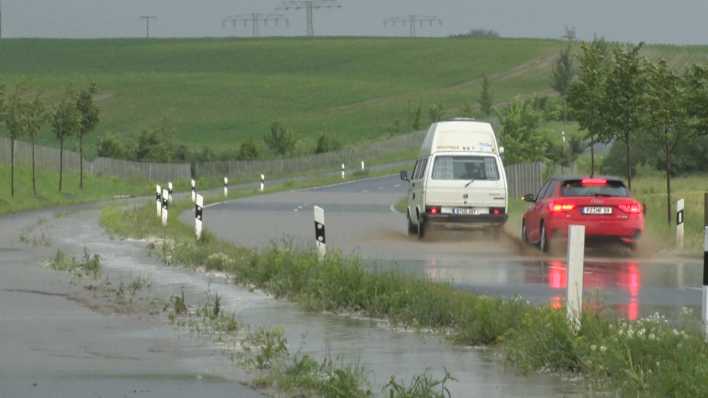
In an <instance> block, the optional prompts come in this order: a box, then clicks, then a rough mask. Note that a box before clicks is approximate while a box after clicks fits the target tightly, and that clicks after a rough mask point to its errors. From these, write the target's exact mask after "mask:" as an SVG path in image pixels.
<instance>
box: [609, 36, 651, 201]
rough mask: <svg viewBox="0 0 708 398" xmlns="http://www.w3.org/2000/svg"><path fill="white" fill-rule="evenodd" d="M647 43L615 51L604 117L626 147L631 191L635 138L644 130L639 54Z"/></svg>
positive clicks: (643, 66)
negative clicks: (632, 152) (632, 154)
mask: <svg viewBox="0 0 708 398" xmlns="http://www.w3.org/2000/svg"><path fill="white" fill-rule="evenodd" d="M643 45H644V43H639V44H638V45H636V46H633V47H627V48H622V47H616V48H614V49H613V51H612V52H613V55H614V65H613V67H612V68H611V70H610V73H609V74H608V78H607V84H606V90H605V91H606V96H605V101H603V102H604V106H603V107H602V108H603V113H602V114H603V115H604V117H606V118H607V121H608V130H609V131H610V132H611V134H612V136H613V138H616V139H617V140H619V141H621V142H622V143H623V144H624V146H625V178H626V179H627V186H628V188H629V189H630V190H631V189H632V159H631V145H632V138H633V137H634V136H635V135H636V134H637V132H638V131H639V130H640V129H641V128H642V123H643V120H642V118H643V117H644V113H643V111H644V109H645V108H644V104H643V102H644V101H645V95H644V90H645V84H646V82H647V79H646V60H645V59H644V57H642V56H641V55H640V54H639V51H640V50H641V49H642V46H643Z"/></svg>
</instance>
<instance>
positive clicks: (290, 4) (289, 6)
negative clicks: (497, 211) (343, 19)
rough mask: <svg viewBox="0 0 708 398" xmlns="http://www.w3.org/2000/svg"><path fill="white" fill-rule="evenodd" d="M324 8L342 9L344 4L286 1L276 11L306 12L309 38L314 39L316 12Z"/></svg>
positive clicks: (324, 0)
mask: <svg viewBox="0 0 708 398" xmlns="http://www.w3.org/2000/svg"><path fill="white" fill-rule="evenodd" d="M322 8H342V3H340V2H339V0H285V1H283V2H282V3H281V4H280V6H279V7H277V8H276V10H278V11H290V10H296V11H297V10H305V16H306V19H307V36H309V37H312V36H314V35H315V22H314V11H315V10H320V9H322Z"/></svg>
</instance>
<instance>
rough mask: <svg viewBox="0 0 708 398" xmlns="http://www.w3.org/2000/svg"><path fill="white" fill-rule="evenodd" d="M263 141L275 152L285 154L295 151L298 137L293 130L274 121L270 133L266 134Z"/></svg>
mask: <svg viewBox="0 0 708 398" xmlns="http://www.w3.org/2000/svg"><path fill="white" fill-rule="evenodd" d="M263 141H265V143H266V145H268V147H269V148H270V149H271V150H273V152H275V153H276V154H278V155H281V156H284V155H287V154H289V153H292V152H294V151H295V144H297V137H295V134H294V133H293V132H292V130H290V129H287V128H285V127H284V126H283V125H282V124H280V123H279V122H274V123H273V124H272V125H271V126H270V134H266V136H265V137H263Z"/></svg>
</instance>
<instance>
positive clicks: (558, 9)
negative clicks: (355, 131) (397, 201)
mask: <svg viewBox="0 0 708 398" xmlns="http://www.w3.org/2000/svg"><path fill="white" fill-rule="evenodd" d="M0 2H1V3H2V10H3V31H4V36H6V37H78V38H89V37H138V36H141V35H144V24H143V22H141V21H140V20H139V19H138V16H140V15H156V16H158V20H157V21H155V22H154V24H153V26H152V33H153V35H154V36H159V37H184V36H195V37H197V36H198V37H202V36H225V35H233V34H238V35H247V34H248V33H250V30H249V29H244V28H243V27H242V26H241V27H239V28H238V29H237V30H234V29H233V28H231V27H229V28H227V29H224V28H222V26H221V23H220V21H221V18H222V17H223V16H225V15H229V14H237V13H244V12H269V11H272V10H273V9H274V8H275V6H277V5H278V4H279V3H280V2H279V1H277V0H0ZM341 2H342V5H343V7H342V8H340V9H329V10H321V11H319V12H316V13H315V31H316V32H317V33H318V34H322V35H376V36H379V35H404V34H407V33H408V31H407V28H405V27H400V26H399V27H395V28H392V27H384V25H383V19H384V18H385V17H389V16H398V15H408V14H423V15H435V16H439V17H440V18H442V19H443V21H444V24H443V26H441V27H440V26H434V27H432V28H431V27H428V26H425V27H423V28H421V29H420V34H421V35H430V36H441V35H448V34H452V33H459V32H463V31H466V30H469V29H471V28H486V29H494V30H496V31H498V32H499V33H500V34H501V35H502V36H523V37H559V36H560V35H561V33H562V31H563V26H564V25H574V26H575V27H576V29H577V32H578V36H579V37H580V38H592V36H593V34H597V35H599V36H604V37H605V38H607V39H610V40H619V41H647V42H661V43H690V44H704V43H708V1H706V0H674V1H668V0H584V1H579V0H341ZM288 16H289V19H290V28H289V29H284V28H283V27H280V28H278V29H275V28H274V27H269V28H265V29H264V33H267V34H271V35H281V34H282V35H302V34H304V32H305V22H304V19H305V13H304V11H290V12H288Z"/></svg>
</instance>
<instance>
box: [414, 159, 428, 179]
mask: <svg viewBox="0 0 708 398" xmlns="http://www.w3.org/2000/svg"><path fill="white" fill-rule="evenodd" d="M427 165H428V159H427V158H425V159H421V160H420V161H418V170H416V173H415V178H416V179H417V180H418V179H421V178H423V176H425V168H426V166H427Z"/></svg>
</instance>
